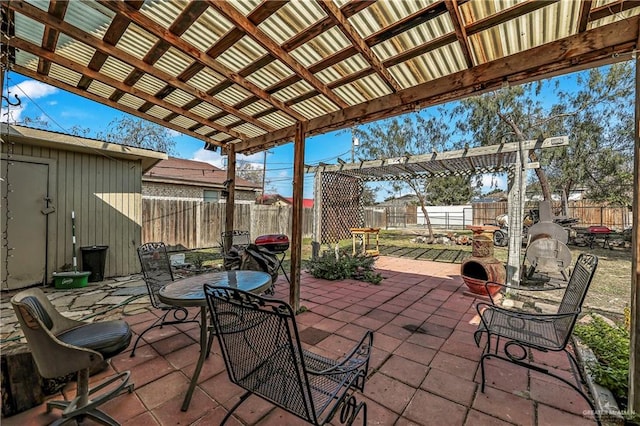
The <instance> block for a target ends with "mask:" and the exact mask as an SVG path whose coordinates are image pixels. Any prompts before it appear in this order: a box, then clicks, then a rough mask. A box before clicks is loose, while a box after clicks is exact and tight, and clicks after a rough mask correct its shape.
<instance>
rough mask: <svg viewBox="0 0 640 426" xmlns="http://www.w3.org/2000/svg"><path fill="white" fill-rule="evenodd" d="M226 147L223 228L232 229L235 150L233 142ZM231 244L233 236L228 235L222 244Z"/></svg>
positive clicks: (234, 200)
mask: <svg viewBox="0 0 640 426" xmlns="http://www.w3.org/2000/svg"><path fill="white" fill-rule="evenodd" d="M226 149H227V185H226V190H227V191H228V192H227V204H226V212H225V221H224V230H225V231H227V232H229V231H233V216H234V214H235V210H236V209H235V207H236V206H235V204H236V150H235V147H234V145H233V144H229V145H228V147H227V148H226ZM232 244H233V236H231V235H228V236H227V238H225V241H224V246H225V247H231V245H232Z"/></svg>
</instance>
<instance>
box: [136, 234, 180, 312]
mask: <svg viewBox="0 0 640 426" xmlns="http://www.w3.org/2000/svg"><path fill="white" fill-rule="evenodd" d="M138 257H139V258H140V265H141V266H142V276H143V277H144V282H145V284H146V285H147V289H148V290H149V298H150V299H151V304H152V305H153V307H154V308H157V309H162V308H166V307H167V305H165V304H163V303H162V302H160V299H159V298H158V292H159V291H160V289H161V288H162V287H164V286H165V285H167V284H169V283H170V282H171V281H173V280H174V277H173V271H172V270H171V261H170V260H169V255H168V254H167V246H166V245H165V244H164V243H163V242H152V243H146V244H143V245H141V246H140V247H138Z"/></svg>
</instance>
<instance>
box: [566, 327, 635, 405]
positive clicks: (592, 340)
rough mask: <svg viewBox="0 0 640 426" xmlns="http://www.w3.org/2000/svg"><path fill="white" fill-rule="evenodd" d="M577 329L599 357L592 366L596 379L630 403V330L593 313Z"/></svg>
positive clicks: (577, 332) (579, 334)
mask: <svg viewBox="0 0 640 426" xmlns="http://www.w3.org/2000/svg"><path fill="white" fill-rule="evenodd" d="M574 332H575V334H576V336H578V337H579V338H580V340H581V341H582V342H583V343H584V344H585V345H587V346H588V347H589V348H590V349H591V350H592V351H593V353H594V355H595V356H596V358H597V359H598V362H591V363H589V365H588V366H589V368H590V369H591V371H592V372H593V374H594V378H595V381H596V382H597V383H599V384H600V385H602V386H604V387H606V388H608V389H609V390H610V391H611V392H612V393H613V394H614V396H615V397H616V398H617V399H618V401H620V402H623V403H626V401H627V394H628V391H629V380H628V378H629V331H628V330H627V329H625V328H624V327H620V326H611V325H609V324H607V322H606V321H604V320H603V319H602V318H600V317H598V316H593V317H592V320H591V321H590V322H589V323H587V324H576V328H575V330H574Z"/></svg>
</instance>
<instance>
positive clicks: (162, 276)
mask: <svg viewBox="0 0 640 426" xmlns="http://www.w3.org/2000/svg"><path fill="white" fill-rule="evenodd" d="M137 251H138V258H139V259H140V265H141V266H142V276H143V278H144V282H145V284H146V286H147V291H148V293H149V300H151V305H152V306H153V307H154V308H156V309H160V310H162V311H164V312H163V314H162V315H161V316H160V317H158V319H157V320H156V321H155V322H153V323H152V324H151V325H150V326H149V327H147V328H146V329H144V330H143V331H142V332H141V333H140V334H139V335H138V337H137V338H136V341H135V343H134V344H133V349H132V351H131V356H132V357H133V356H135V354H136V348H137V347H138V343H139V342H140V339H141V338H142V336H143V335H144V334H145V333H146V332H147V331H149V330H152V329H154V328H156V327H159V328H162V327H164V326H165V325H171V324H180V323H188V322H199V321H198V320H197V319H196V318H197V317H193V319H188V317H189V312H188V311H187V310H186V309H185V308H183V307H179V306H169V305H167V304H165V303H162V302H161V301H160V298H159V296H158V293H159V292H160V289H161V288H162V287H164V286H165V285H167V284H169V283H170V282H172V281H173V280H174V276H173V271H172V270H171V261H170V260H169V255H168V254H167V246H166V245H165V244H164V243H163V242H151V243H145V244H143V245H141V246H140V247H138V250H137ZM169 315H171V316H169ZM210 340H211V338H210ZM209 346H210V345H209Z"/></svg>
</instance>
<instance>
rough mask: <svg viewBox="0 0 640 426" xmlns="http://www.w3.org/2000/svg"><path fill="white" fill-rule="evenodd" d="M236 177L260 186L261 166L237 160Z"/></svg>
mask: <svg viewBox="0 0 640 426" xmlns="http://www.w3.org/2000/svg"><path fill="white" fill-rule="evenodd" d="M236 176H239V177H241V178H243V179H246V180H248V181H249V182H253V183H255V184H257V185H262V177H263V169H262V167H261V166H258V165H257V164H254V163H251V162H249V161H243V160H239V161H238V162H237V163H236Z"/></svg>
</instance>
